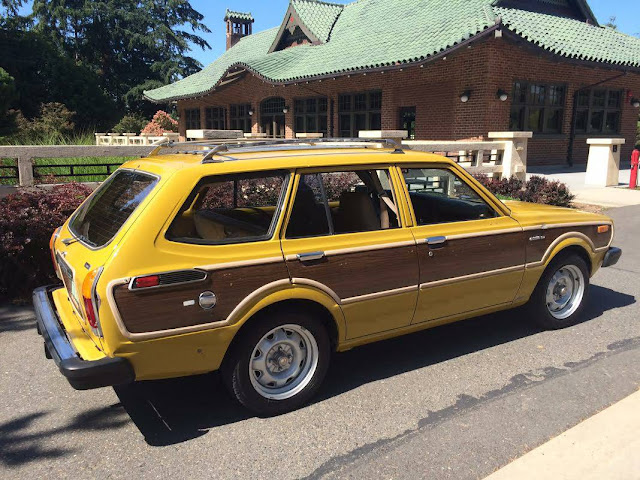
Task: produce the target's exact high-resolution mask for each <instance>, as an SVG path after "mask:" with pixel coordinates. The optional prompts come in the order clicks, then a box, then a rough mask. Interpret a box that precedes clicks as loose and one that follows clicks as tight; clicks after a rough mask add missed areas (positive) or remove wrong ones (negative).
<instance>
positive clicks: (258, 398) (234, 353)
mask: <svg viewBox="0 0 640 480" xmlns="http://www.w3.org/2000/svg"><path fill="white" fill-rule="evenodd" d="M284 325H293V326H297V327H300V328H301V332H302V333H303V334H304V335H311V336H312V337H313V340H315V343H316V345H317V357H316V358H317V363H316V364H315V370H314V371H313V373H309V374H308V376H306V377H305V378H306V381H305V386H304V387H302V386H301V387H299V388H301V390H300V391H298V392H296V393H295V394H293V396H291V397H289V398H285V399H272V398H267V397H265V396H264V395H263V394H261V393H259V391H258V388H261V387H259V386H258V387H254V383H255V382H256V381H257V378H258V377H255V378H254V381H253V382H252V379H251V378H250V371H249V363H250V361H251V360H252V359H253V355H254V352H255V351H256V348H257V346H258V343H259V342H260V341H261V340H263V338H264V337H265V336H266V335H267V334H268V333H270V332H271V331H272V330H274V329H277V328H278V327H282V326H284ZM293 333H294V334H295V333H296V332H293ZM286 334H287V335H289V333H286ZM239 335H240V337H238V339H237V341H236V342H235V343H234V345H233V346H232V347H231V350H230V351H229V353H228V355H227V358H225V361H224V363H223V365H222V368H221V374H222V378H223V381H224V382H225V384H226V386H227V388H228V389H229V390H230V392H231V393H232V394H233V395H234V396H235V397H236V398H237V399H238V401H239V402H240V403H241V404H242V405H244V406H245V407H246V408H248V409H249V410H251V411H253V412H254V413H256V414H258V415H260V416H274V415H280V414H283V413H286V412H289V411H292V410H295V409H297V408H300V407H301V406H303V405H304V404H306V403H307V402H308V401H309V400H310V399H311V398H312V397H313V396H314V395H315V394H316V392H317V391H318V389H319V388H320V385H321V384H322V381H323V380H324V377H325V375H326V373H327V369H328V367H329V361H330V357H331V342H330V340H329V335H328V333H327V330H326V328H325V327H324V325H323V324H322V322H320V321H318V320H316V319H315V318H313V317H310V316H308V315H304V314H302V313H299V312H294V311H282V310H278V311H273V312H269V313H266V314H263V315H261V316H260V317H259V318H256V319H255V321H253V322H252V323H251V325H248V326H247V328H246V330H244V331H242V332H240V334H239ZM307 338H309V337H307ZM308 343H312V342H308ZM267 353H268V352H267ZM310 363H311V362H310ZM254 375H255V374H254ZM292 383H293V382H292ZM262 388H263V389H264V388H268V387H262Z"/></svg>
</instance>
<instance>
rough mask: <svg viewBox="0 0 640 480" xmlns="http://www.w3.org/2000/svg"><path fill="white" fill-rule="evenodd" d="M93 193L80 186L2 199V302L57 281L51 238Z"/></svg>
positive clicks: (0, 207) (0, 238) (25, 193)
mask: <svg viewBox="0 0 640 480" xmlns="http://www.w3.org/2000/svg"><path fill="white" fill-rule="evenodd" d="M90 193H91V189H90V188H89V187H87V186H85V185H82V184H80V183H68V184H65V185H59V186H56V187H53V188H52V189H50V190H37V191H29V192H20V193H14V194H12V195H9V196H7V197H5V198H2V199H0V299H6V298H18V297H25V298H26V297H27V296H28V295H29V294H30V293H31V291H32V290H33V289H34V288H35V287H38V286H40V285H46V284H47V283H52V282H55V281H56V277H55V274H54V272H53V267H52V265H51V255H50V253H49V239H50V238H51V235H52V233H53V231H54V230H55V229H56V228H57V227H59V226H60V225H62V224H63V223H64V222H65V221H66V219H67V218H68V217H69V216H70V215H71V214H72V213H73V212H74V211H75V209H76V208H78V205H80V203H82V201H83V200H84V199H85V198H86V197H87V196H88V195H89V194H90Z"/></svg>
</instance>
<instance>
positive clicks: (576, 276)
mask: <svg viewBox="0 0 640 480" xmlns="http://www.w3.org/2000/svg"><path fill="white" fill-rule="evenodd" d="M584 292H585V280H584V275H583V274H582V271H581V270H580V268H578V267H577V266H575V265H564V266H563V267H561V268H560V269H558V270H557V271H556V272H555V273H554V274H553V276H552V277H551V279H550V280H549V284H548V285H547V291H546V302H547V309H548V310H549V313H550V314H551V315H552V316H553V317H554V318H557V319H558V320H564V319H565V318H567V317H570V316H571V315H572V314H573V313H574V312H575V311H576V310H577V309H578V307H579V306H580V304H581V303H582V299H583V297H584Z"/></svg>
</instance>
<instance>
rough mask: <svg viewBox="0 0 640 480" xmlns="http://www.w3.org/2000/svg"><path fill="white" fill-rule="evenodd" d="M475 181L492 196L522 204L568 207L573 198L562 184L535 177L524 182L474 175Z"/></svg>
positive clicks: (512, 178) (514, 179) (567, 188)
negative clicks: (518, 201)
mask: <svg viewBox="0 0 640 480" xmlns="http://www.w3.org/2000/svg"><path fill="white" fill-rule="evenodd" d="M476 179H477V180H478V181H479V182H480V183H481V184H482V185H483V186H484V187H486V188H487V190H489V191H490V192H491V193H493V194H494V195H499V196H501V197H507V198H512V199H514V200H521V201H523V202H532V203H543V204H545V205H555V206H558V207H570V206H571V202H572V201H573V199H574V198H575V195H573V194H572V193H571V192H570V191H569V187H567V186H566V185H565V184H564V183H560V182H558V181H551V180H547V179H546V178H544V177H541V176H537V175H534V176H532V177H531V178H530V179H529V180H528V181H526V182H523V181H522V180H518V179H517V178H515V177H511V178H509V179H494V178H489V177H487V176H486V175H476Z"/></svg>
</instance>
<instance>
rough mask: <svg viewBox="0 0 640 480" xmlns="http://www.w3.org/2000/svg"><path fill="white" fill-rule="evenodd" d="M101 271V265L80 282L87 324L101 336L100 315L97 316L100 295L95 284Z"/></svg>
mask: <svg viewBox="0 0 640 480" xmlns="http://www.w3.org/2000/svg"><path fill="white" fill-rule="evenodd" d="M101 273H102V267H100V268H96V269H95V270H92V271H91V272H89V273H88V274H87V276H86V277H85V278H84V281H83V282H82V302H83V304H84V313H85V318H86V319H87V322H89V325H91V328H92V329H93V330H94V331H95V332H96V333H97V334H98V335H100V336H102V332H101V329H100V317H99V316H98V311H99V309H100V297H99V296H98V293H97V292H96V285H97V284H98V279H99V278H100V274H101Z"/></svg>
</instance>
